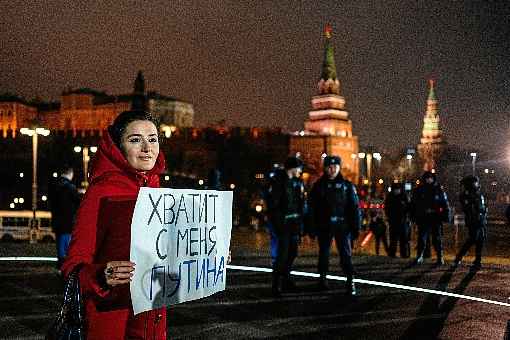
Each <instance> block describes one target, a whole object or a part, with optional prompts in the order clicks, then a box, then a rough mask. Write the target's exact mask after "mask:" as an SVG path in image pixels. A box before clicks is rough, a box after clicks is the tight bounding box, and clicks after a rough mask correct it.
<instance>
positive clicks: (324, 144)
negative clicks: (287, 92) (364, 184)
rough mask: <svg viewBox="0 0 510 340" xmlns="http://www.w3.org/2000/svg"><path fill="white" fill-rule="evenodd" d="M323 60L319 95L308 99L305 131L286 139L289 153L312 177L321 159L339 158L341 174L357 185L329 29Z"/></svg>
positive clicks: (354, 144) (353, 140) (354, 142)
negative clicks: (288, 144)
mask: <svg viewBox="0 0 510 340" xmlns="http://www.w3.org/2000/svg"><path fill="white" fill-rule="evenodd" d="M324 33H325V47H324V60H323V64H322V73H321V78H320V80H319V83H318V88H319V94H318V95H316V96H313V97H312V101H311V102H312V110H311V111H310V112H309V113H308V119H307V120H306V121H305V124H304V125H305V130H304V131H301V132H297V133H295V135H293V136H291V139H290V153H291V154H298V153H299V155H300V157H301V158H302V159H303V161H304V162H305V163H306V165H307V167H308V168H309V169H310V171H311V172H312V175H313V176H314V177H315V176H317V175H320V174H321V172H322V157H321V156H322V155H323V154H324V153H325V154H328V155H337V156H340V157H341V158H342V174H343V175H344V176H345V177H347V178H348V179H350V180H351V181H353V182H355V183H357V181H358V175H359V166H358V159H357V158H356V157H355V156H354V155H357V154H358V137H357V136H354V135H353V134H352V122H351V120H350V119H349V113H348V112H347V111H346V110H345V98H344V97H343V96H341V95H340V81H339V79H338V77H337V73H336V65H335V58H334V50H333V45H332V43H331V27H330V26H326V29H325V32H324Z"/></svg>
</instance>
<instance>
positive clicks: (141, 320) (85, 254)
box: [62, 134, 166, 340]
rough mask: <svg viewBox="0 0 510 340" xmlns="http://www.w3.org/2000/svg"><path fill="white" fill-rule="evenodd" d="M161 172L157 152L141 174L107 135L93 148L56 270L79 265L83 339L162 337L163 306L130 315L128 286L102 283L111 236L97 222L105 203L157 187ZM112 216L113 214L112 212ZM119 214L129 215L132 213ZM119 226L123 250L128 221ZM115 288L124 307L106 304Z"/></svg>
mask: <svg viewBox="0 0 510 340" xmlns="http://www.w3.org/2000/svg"><path fill="white" fill-rule="evenodd" d="M164 168H165V159H164V156H163V153H161V152H160V154H159V155H158V159H157V161H156V165H155V166H154V168H153V169H152V170H151V171H149V172H147V173H146V174H142V173H140V172H137V171H136V170H135V169H134V168H132V167H131V166H130V165H129V163H128V162H127V160H126V159H125V158H124V156H123V155H122V153H121V151H120V150H119V149H118V148H117V147H116V146H115V145H114V143H113V142H112V140H111V138H110V136H109V134H105V136H104V137H103V139H102V140H101V142H100V144H99V148H98V152H97V154H96V157H95V159H94V163H93V165H92V171H91V176H90V187H89V188H88V190H87V192H86V194H85V197H84V199H83V201H82V203H81V205H80V208H79V210H78V213H77V217H76V224H75V227H74V229H73V234H72V239H71V245H70V247H69V252H68V255H67V258H66V260H65V262H64V264H63V266H62V270H63V271H64V274H65V276H67V275H69V273H70V272H71V270H72V269H73V268H74V267H75V266H76V265H78V264H84V266H83V267H82V269H81V270H80V284H81V291H82V294H83V296H84V299H85V312H86V321H87V326H86V329H87V339H108V340H117V339H118V340H123V339H125V338H129V339H151V340H152V339H158V340H159V339H161V340H163V339H166V308H160V309H158V310H152V311H148V312H144V313H141V314H138V315H136V316H134V314H133V309H132V307H131V303H130V300H129V287H128V285H123V286H125V287H115V288H113V289H108V288H107V287H106V286H105V284H104V283H102V281H104V273H103V271H104V269H105V265H106V262H107V261H111V260H117V259H108V258H107V257H108V256H109V255H106V256H105V253H108V252H109V251H113V252H114V251H115V249H108V247H109V245H110V244H114V243H115V240H114V239H111V237H110V239H109V236H110V235H111V234H110V233H107V232H106V233H105V232H104V230H103V229H104V227H103V226H104V224H102V223H100V222H99V220H98V219H101V216H100V214H99V211H100V207H101V204H102V202H104V201H105V200H108V199H112V198H113V199H115V197H117V198H118V197H119V196H129V197H133V198H135V197H136V196H137V195H138V191H139V189H140V187H142V186H148V187H159V174H160V173H161V172H162V171H163V170H164ZM107 213H108V212H107ZM116 213H117V215H119V212H118V211H117V212H116ZM122 213H124V212H122ZM125 213H126V214H131V215H132V213H133V212H132V211H128V212H125ZM102 214H103V212H101V215H102ZM129 221H131V218H129ZM106 224H107V223H106ZM117 228H118V227H117ZM121 228H122V230H120V231H119V230H116V232H117V234H121V235H122V234H124V233H125V234H126V235H128V236H127V241H123V243H124V244H125V247H127V248H126V249H129V247H128V246H129V245H128V244H127V243H129V240H130V237H129V235H130V229H131V226H130V223H125V225H124V224H123V225H122V226H121ZM124 228H125V230H124ZM123 247H124V245H123ZM110 248H111V247H110ZM125 260H129V258H125ZM135 270H136V269H135ZM119 290H120V291H121V292H122V294H123V295H127V296H125V297H124V299H125V300H127V301H128V302H129V303H127V304H126V303H124V304H120V305H119V304H118V303H117V304H115V303H112V302H111V301H112V296H113V295H118V292H119ZM116 292H117V294H116Z"/></svg>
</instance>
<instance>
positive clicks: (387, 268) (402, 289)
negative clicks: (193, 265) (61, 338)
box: [0, 229, 510, 339]
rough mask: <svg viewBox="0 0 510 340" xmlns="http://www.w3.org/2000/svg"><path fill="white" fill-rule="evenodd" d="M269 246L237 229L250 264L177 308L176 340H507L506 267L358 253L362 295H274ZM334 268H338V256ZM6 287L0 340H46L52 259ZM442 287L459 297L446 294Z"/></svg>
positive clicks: (304, 279)
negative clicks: (212, 291)
mask: <svg viewBox="0 0 510 340" xmlns="http://www.w3.org/2000/svg"><path fill="white" fill-rule="evenodd" d="M267 242H268V240H267V234H266V233H265V232H262V231H258V232H255V231H253V230H250V229H239V230H235V231H234V232H233V239H232V253H233V261H232V265H233V266H236V268H239V267H237V266H247V267H250V268H245V269H243V270H239V269H230V270H229V271H228V274H227V289H226V291H224V292H222V293H219V294H216V295H214V296H211V297H208V298H205V299H202V300H199V301H195V302H188V303H184V304H181V305H178V306H173V307H170V308H169V309H168V311H169V318H168V329H169V333H168V334H169V339H250V338H252V339H438V338H439V339H503V338H504V336H505V332H507V323H508V321H509V320H510V307H509V306H508V305H507V303H509V302H510V300H508V298H509V297H510V286H509V285H508V282H510V270H509V269H510V266H508V265H505V264H494V263H487V264H485V265H484V266H483V268H482V269H481V270H479V271H477V272H473V271H470V268H469V266H468V265H461V266H460V267H459V268H457V269H456V270H452V269H451V268H450V267H449V266H442V267H435V266H434V265H433V262H432V261H431V262H426V263H425V264H423V265H421V266H417V267H416V266H410V265H409V262H410V261H409V260H404V259H390V258H388V257H385V256H375V255H371V254H369V253H367V254H364V253H363V252H361V251H359V250H358V253H363V254H362V255H358V256H355V257H354V264H355V267H356V270H357V278H358V279H360V280H363V281H362V282H363V283H359V282H358V284H357V287H358V292H359V295H358V296H356V297H346V296H344V287H343V281H341V277H342V274H341V272H334V273H332V274H334V275H338V277H339V278H340V280H338V281H337V280H333V279H332V280H331V285H330V286H331V289H330V290H329V291H327V292H320V291H318V290H317V289H316V281H315V279H314V278H313V277H308V276H301V275H300V276H296V282H297V285H298V288H299V291H297V292H295V293H289V294H285V295H284V296H283V298H281V299H275V298H273V297H272V296H271V274H270V273H268V272H265V271H263V270H264V269H255V268H268V267H269V263H270V258H269V256H268V250H267ZM52 247H53V245H52V244H46V245H29V244H21V243H15V244H3V245H2V247H1V250H0V255H1V256H7V255H9V256H21V255H25V256H52V255H53V253H52V251H53V248H52ZM300 250H301V256H300V257H299V258H298V259H297V261H296V266H295V270H296V271H299V272H304V273H314V272H316V268H315V266H316V261H317V257H316V253H315V251H316V247H315V245H314V242H313V241H311V240H304V242H303V243H302V245H301V249H300ZM7 253H9V254H7ZM331 265H332V268H333V269H337V268H338V260H337V258H336V257H335V258H334V259H333V260H332V261H331ZM255 270H262V271H255ZM310 275H311V274H310ZM388 283H389V284H390V285H387V284H388ZM392 285H393V286H392ZM412 287H418V288H424V289H425V291H416V290H409V289H414V288H412ZM0 288H1V291H2V294H1V296H0V339H42V338H43V337H44V332H45V330H46V329H47V327H48V325H49V323H50V322H51V320H52V318H53V317H54V316H55V313H56V312H57V311H58V309H59V305H60V301H61V292H62V283H61V279H60V277H59V276H58V275H57V272H56V270H55V269H54V263H52V262H44V261H42V262H35V261H1V262H0ZM445 291H446V292H450V293H454V294H459V295H454V296H445V295H439V294H441V292H445ZM477 298H478V299H484V300H482V301H476V300H473V299H477ZM486 300H487V301H486ZM496 303H501V304H496Z"/></svg>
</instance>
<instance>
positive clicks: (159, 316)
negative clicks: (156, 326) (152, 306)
mask: <svg viewBox="0 0 510 340" xmlns="http://www.w3.org/2000/svg"><path fill="white" fill-rule="evenodd" d="M161 319H163V315H162V314H158V315H156V318H154V323H158V322H160V321H161Z"/></svg>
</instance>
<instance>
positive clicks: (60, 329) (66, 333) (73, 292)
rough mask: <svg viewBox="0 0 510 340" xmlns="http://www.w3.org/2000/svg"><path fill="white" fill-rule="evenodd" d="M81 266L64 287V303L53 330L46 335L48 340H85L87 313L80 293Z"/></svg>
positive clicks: (52, 327)
mask: <svg viewBox="0 0 510 340" xmlns="http://www.w3.org/2000/svg"><path fill="white" fill-rule="evenodd" d="M80 269H81V266H77V267H76V268H74V269H73V271H72V272H71V274H69V277H68V278H67V280H66V283H65V286H64V302H63V303H62V307H61V308H60V312H59V314H58V316H57V318H56V320H55V321H54V322H53V324H52V325H51V328H50V329H49V330H48V333H47V334H46V340H84V339H85V319H84V316H85V311H84V308H83V301H82V297H81V293H80V277H79V272H80Z"/></svg>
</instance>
